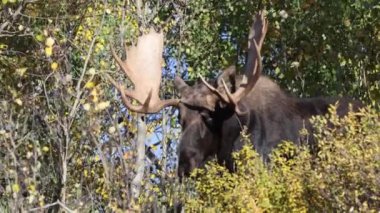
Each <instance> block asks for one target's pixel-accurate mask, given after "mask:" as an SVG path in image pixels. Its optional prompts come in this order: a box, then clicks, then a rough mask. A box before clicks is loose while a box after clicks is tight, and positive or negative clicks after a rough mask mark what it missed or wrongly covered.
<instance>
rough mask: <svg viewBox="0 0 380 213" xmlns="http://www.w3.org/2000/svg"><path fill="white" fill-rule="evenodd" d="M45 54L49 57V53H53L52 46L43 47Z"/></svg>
mask: <svg viewBox="0 0 380 213" xmlns="http://www.w3.org/2000/svg"><path fill="white" fill-rule="evenodd" d="M45 55H46V56H47V57H50V56H51V55H53V48H52V47H46V48H45Z"/></svg>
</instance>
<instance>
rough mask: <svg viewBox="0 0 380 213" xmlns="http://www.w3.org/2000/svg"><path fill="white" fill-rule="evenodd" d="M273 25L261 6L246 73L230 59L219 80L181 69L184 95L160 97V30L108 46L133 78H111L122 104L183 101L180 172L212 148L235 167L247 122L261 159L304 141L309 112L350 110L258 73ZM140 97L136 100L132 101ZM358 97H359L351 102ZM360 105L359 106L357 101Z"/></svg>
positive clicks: (156, 105)
mask: <svg viewBox="0 0 380 213" xmlns="http://www.w3.org/2000/svg"><path fill="white" fill-rule="evenodd" d="M267 29H268V21H267V19H266V18H265V17H264V15H263V13H262V12H259V13H258V14H257V15H256V16H255V21H254V22H253V24H252V27H251V29H250V32H251V33H250V36H249V39H248V50H247V61H246V64H245V67H244V70H243V71H244V73H243V74H242V75H237V74H236V71H237V69H236V67H234V66H230V67H228V68H227V69H225V70H224V71H223V72H222V74H221V75H220V76H219V77H218V78H217V79H215V80H213V81H209V82H207V81H206V80H205V79H204V78H202V77H200V81H199V82H198V83H195V84H194V85H193V86H189V85H188V84H186V82H185V81H184V80H183V79H181V78H180V77H176V78H175V80H174V85H175V88H176V90H177V91H178V92H179V94H180V99H169V100H161V99H160V98H159V95H158V94H159V88H160V82H161V77H162V76H161V75H162V71H161V65H162V52H163V34H162V32H156V31H155V30H153V29H151V30H150V32H149V33H148V34H145V35H142V36H140V37H139V39H138V42H137V45H136V46H131V47H127V48H126V54H127V58H126V60H122V59H121V58H120V57H119V56H118V55H117V53H116V51H115V50H114V49H113V48H111V50H112V55H113V57H114V59H115V60H116V62H117V64H118V65H119V66H120V68H121V69H122V70H123V71H124V72H125V74H126V75H127V76H128V77H129V79H130V80H131V81H132V83H133V84H134V90H127V89H126V88H125V87H124V86H123V85H121V84H119V83H117V82H116V81H114V80H113V79H112V78H110V81H111V83H112V84H113V85H114V86H115V87H116V89H117V90H118V91H119V93H120V95H121V98H122V101H123V103H124V104H125V106H126V107H127V108H128V109H129V110H131V111H135V112H139V113H157V112H158V111H159V110H161V109H162V108H164V107H167V106H174V107H177V108H178V109H179V122H180V124H181V127H182V136H181V139H180V144H179V162H178V175H179V176H180V177H182V176H183V175H186V176H187V175H189V173H190V172H191V171H192V170H193V169H194V168H197V167H200V166H202V165H203V164H204V163H205V161H206V160H207V159H208V158H209V157H210V156H215V155H216V156H217V159H218V162H219V163H222V164H225V165H226V166H227V168H228V169H230V170H233V161H232V158H231V153H232V151H233V150H234V148H236V147H238V146H239V143H240V132H241V130H242V127H243V126H246V127H247V130H248V133H250V135H251V136H252V138H251V141H252V143H253V146H254V148H255V149H256V150H257V152H258V153H259V154H261V156H262V157H263V158H264V159H267V158H268V155H269V154H270V152H271V150H272V149H273V148H274V147H276V146H277V145H278V144H279V143H281V141H283V140H290V141H293V142H294V143H296V144H300V143H302V140H301V138H300V135H299V131H300V130H301V129H302V128H306V129H308V130H311V125H310V122H309V118H310V117H311V116H313V115H321V114H325V113H327V111H328V107H329V105H330V104H334V103H335V102H336V101H339V106H338V108H337V111H338V114H339V115H344V114H346V113H347V112H348V108H349V107H348V105H349V103H350V102H351V100H350V99H348V98H341V99H339V98H310V99H301V98H296V97H292V96H290V95H288V94H286V93H285V92H284V91H282V90H281V89H280V87H279V86H278V85H277V84H276V83H275V82H274V81H272V80H271V79H269V78H268V77H265V76H263V75H261V72H262V62H261V55H260V51H261V48H262V45H263V41H264V37H265V35H266V32H267ZM131 100H136V101H137V102H138V105H135V104H132V102H131ZM353 104H354V105H355V102H353ZM354 108H355V106H354Z"/></svg>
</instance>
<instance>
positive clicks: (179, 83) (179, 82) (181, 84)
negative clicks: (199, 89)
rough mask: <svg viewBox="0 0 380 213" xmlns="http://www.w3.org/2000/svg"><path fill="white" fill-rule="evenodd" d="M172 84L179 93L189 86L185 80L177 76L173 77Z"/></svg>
mask: <svg viewBox="0 0 380 213" xmlns="http://www.w3.org/2000/svg"><path fill="white" fill-rule="evenodd" d="M174 86H175V88H176V89H177V90H178V91H179V92H180V93H182V92H183V91H185V89H187V88H188V87H189V85H187V84H186V82H185V81H184V80H183V79H182V78H180V77H178V76H176V77H175V78H174Z"/></svg>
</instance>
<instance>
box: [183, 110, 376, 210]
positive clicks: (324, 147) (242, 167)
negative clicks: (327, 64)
mask: <svg viewBox="0 0 380 213" xmlns="http://www.w3.org/2000/svg"><path fill="white" fill-rule="evenodd" d="M379 118H380V116H379V113H376V112H375V111H374V110H371V109H364V110H362V111H360V112H358V113H350V114H349V115H348V116H346V117H344V118H339V117H338V116H336V112H335V108H334V107H332V108H331V114H330V115H328V116H327V117H316V118H313V119H312V123H313V125H314V128H315V133H314V136H315V137H316V138H317V139H318V152H317V153H316V154H315V155H312V154H310V150H309V149H308V148H307V147H297V146H295V145H293V143H291V142H284V143H282V144H280V145H279V146H278V148H277V149H276V150H275V151H274V152H273V153H272V155H271V163H270V164H269V165H264V164H263V162H262V160H261V159H260V156H259V155H258V154H257V153H256V152H255V151H254V150H253V149H252V148H251V146H250V145H249V144H250V143H249V142H246V144H247V145H245V146H244V147H243V149H242V150H240V151H239V152H236V153H234V154H233V157H234V159H235V163H236V165H237V171H236V172H235V173H230V172H228V170H227V169H225V167H223V166H220V165H218V164H217V163H216V162H211V163H209V164H208V165H207V166H206V169H205V170H196V171H195V172H194V173H193V178H194V180H193V181H191V182H192V183H193V187H194V189H195V193H192V196H188V197H187V205H186V209H187V210H191V211H201V212H308V211H312V212H314V211H317V212H319V211H328V212H330V211H366V212H368V211H375V210H378V209H380V178H379V177H380V119H379ZM242 136H243V137H242V138H243V139H244V140H248V138H249V137H247V135H246V134H245V133H244V132H243V135H242ZM188 190H190V189H188Z"/></svg>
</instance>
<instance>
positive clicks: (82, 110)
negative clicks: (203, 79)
mask: <svg viewBox="0 0 380 213" xmlns="http://www.w3.org/2000/svg"><path fill="white" fill-rule="evenodd" d="M0 5H1V6H0V116H1V117H0V211H1V212H3V211H5V212H17V211H39V210H47V209H52V210H62V211H67V212H75V211H77V212H87V211H100V212H102V211H115V212H117V211H125V210H130V211H148V210H153V211H169V210H170V211H176V209H178V208H179V207H180V206H182V207H183V206H186V207H185V208H188V209H193V210H195V211H198V210H199V211H204V210H205V209H207V210H210V211H211V212H214V211H220V210H225V211H251V210H252V209H253V210H255V211H257V212H261V211H275V212H284V211H297V212H299V211H308V210H318V209H319V210H326V209H331V210H355V211H369V210H371V209H372V210H379V208H380V204H379V203H380V195H379V192H380V189H379V186H380V181H379V179H378V178H376V177H379V176H380V174H379V171H380V165H379V164H380V163H379V162H380V144H379V141H380V133H379V132H380V126H379V122H378V117H379V113H378V112H377V111H376V109H378V107H379V105H378V103H379V100H380V14H379V13H380V4H379V3H378V1H375V0H348V1H344V0H337V1H323V0H292V1H279V0H261V1H248V0H242V1H234V0H156V1H152V0H146V1H143V0H135V1H133V0H93V1H85V0H48V1H40V0H2V1H1V3H0ZM260 9H265V12H266V14H267V18H268V20H269V30H268V33H267V36H266V39H265V42H264V47H263V51H262V55H263V64H264V71H263V72H264V73H265V74H266V75H268V76H270V77H271V78H272V79H274V80H275V81H276V82H277V83H278V84H280V85H281V87H282V88H283V89H284V90H286V91H287V92H289V93H291V94H294V95H295V96H298V97H313V96H342V95H346V96H351V97H354V98H356V99H360V100H362V101H363V102H364V103H366V104H367V105H369V106H370V108H368V109H366V110H363V111H361V112H359V114H360V116H363V117H364V118H365V119H364V118H363V119H361V120H360V121H358V120H357V119H355V115H351V116H348V117H347V118H345V119H338V118H336V116H334V113H333V111H334V110H332V114H331V115H330V116H328V117H327V118H316V119H315V120H314V123H315V125H316V127H317V128H316V129H318V130H320V131H317V133H316V134H317V137H319V139H320V141H321V143H320V144H321V154H320V156H319V159H318V160H315V159H314V160H313V159H312V157H311V156H309V155H308V152H307V150H306V151H305V148H304V147H293V146H292V145H290V144H288V143H284V146H283V147H280V150H279V151H278V152H279V153H278V154H274V156H275V157H274V159H275V160H274V161H273V162H274V163H273V165H271V166H270V167H266V166H264V165H262V163H261V161H260V160H259V158H258V156H257V155H256V154H255V152H254V150H252V149H251V148H250V147H249V146H247V147H245V148H244V149H243V150H242V151H241V152H238V153H236V156H235V157H236V160H237V164H239V162H244V164H243V165H241V168H242V169H241V170H239V172H238V173H236V174H230V173H228V172H226V171H225V170H224V168H223V167H220V166H218V165H217V164H215V163H214V164H211V165H209V167H208V170H209V172H208V173H205V172H204V171H198V172H197V173H198V175H195V176H197V177H198V178H194V179H192V180H188V181H186V182H185V183H183V184H179V183H178V180H177V178H176V173H175V170H176V161H177V160H176V157H177V155H176V147H177V145H178V138H179V134H180V127H179V124H178V122H177V118H176V115H177V113H178V112H177V111H176V110H175V109H173V108H166V109H164V110H162V112H160V113H158V114H155V115H149V116H144V115H140V114H136V113H132V112H129V111H128V110H126V109H125V107H124V106H123V105H122V103H121V101H120V98H119V96H118V93H117V92H116V91H115V89H114V88H113V86H112V85H111V84H110V82H109V81H108V80H107V78H106V77H105V76H106V75H105V73H107V74H109V75H111V76H113V77H114V78H115V79H118V80H119V81H123V82H125V84H128V85H129V84H130V83H129V82H128V80H127V79H126V78H125V76H123V73H122V72H121V71H120V70H119V68H118V66H117V65H116V64H115V62H114V61H113V60H112V55H111V51H110V46H111V45H113V46H115V47H116V49H118V50H120V52H123V51H122V49H123V44H124V41H125V42H127V43H133V42H134V41H136V38H137V36H138V35H139V34H140V33H142V32H144V30H146V29H148V28H149V27H151V26H154V27H156V28H160V29H162V30H163V31H164V32H165V51H164V55H163V56H164V59H165V64H164V65H163V73H164V76H163V81H162V84H161V88H162V91H161V96H162V97H170V96H175V95H177V94H176V92H175V91H174V89H173V79H174V75H180V76H182V77H183V78H184V79H186V80H187V81H188V82H190V83H191V82H194V81H196V80H197V76H198V75H199V74H200V75H203V76H207V77H209V78H212V77H214V76H216V75H217V74H218V73H219V71H220V70H221V69H223V68H225V67H226V66H228V65H231V64H236V65H238V66H241V65H242V64H244V61H245V48H246V46H247V36H248V29H249V25H250V24H251V22H252V17H253V15H254V14H255V13H256V12H257V11H259V10H260ZM356 115H358V114H356ZM326 119H327V120H330V121H333V122H335V124H337V125H336V126H337V127H346V128H347V129H348V130H350V131H346V132H345V133H344V134H341V133H339V131H336V130H335V129H327V128H326V127H325V126H324V124H325V123H326V122H327V121H326ZM245 134H246V133H244V132H243V133H242V135H243V136H244V135H245ZM243 138H244V137H243ZM276 153H277V152H276ZM281 153H282V154H281ZM284 153H285V154H287V155H289V154H290V155H291V156H293V158H292V160H285V158H284V157H283V156H284ZM276 156H277V157H276ZM246 162H249V163H246ZM199 174H200V175H199ZM199 177H200V178H199ZM327 189H328V190H327ZM235 191H237V192H238V194H236V193H237V192H235Z"/></svg>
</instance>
